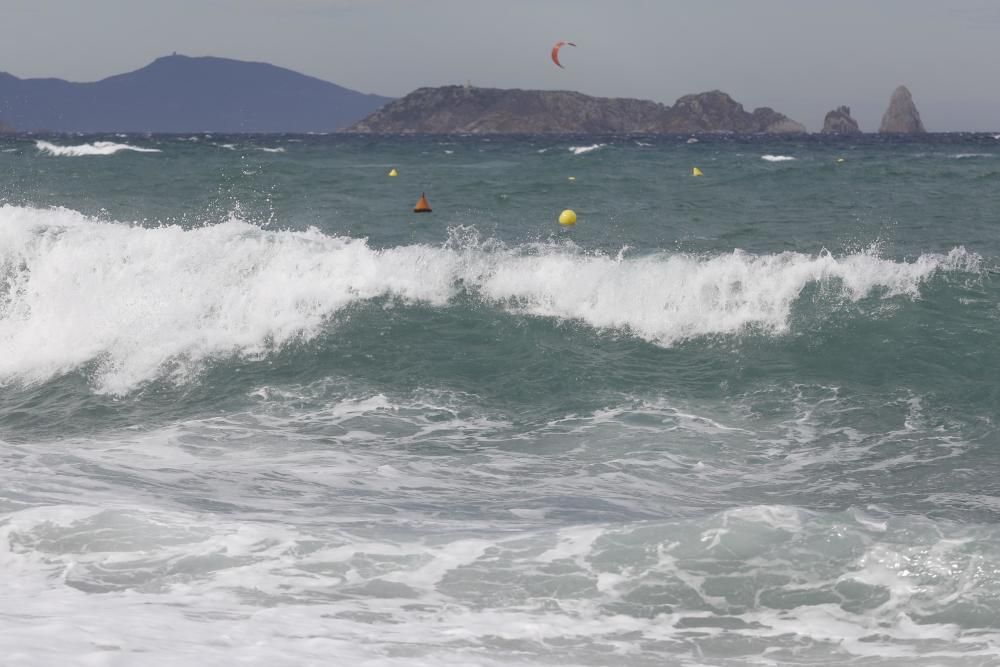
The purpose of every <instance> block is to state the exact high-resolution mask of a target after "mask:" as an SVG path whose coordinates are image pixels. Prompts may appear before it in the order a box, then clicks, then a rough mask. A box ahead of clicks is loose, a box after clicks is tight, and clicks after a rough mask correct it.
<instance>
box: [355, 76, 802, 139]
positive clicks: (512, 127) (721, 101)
mask: <svg viewBox="0 0 1000 667" xmlns="http://www.w3.org/2000/svg"><path fill="white" fill-rule="evenodd" d="M344 131H345V132H357V133H428V134H454V133H476V134H574V133H581V134H582V133H591V134H594V133H609V134H614V133H626V134H628V133H633V134H667V133H680V134H687V133H693V132H740V133H756V132H762V133H799V132H805V131H806V128H805V127H803V126H802V125H801V124H799V123H796V122H795V121H793V120H791V119H789V118H788V117H787V116H785V115H784V114H780V113H778V112H777V111H775V110H773V109H771V108H768V107H762V108H760V109H754V111H753V112H748V111H746V110H745V109H744V108H743V105H742V104H740V103H739V102H737V101H735V100H734V99H733V98H732V97H730V96H729V95H727V94H726V93H723V92H722V91H719V90H713V91H710V92H707V93H699V94H697V95H686V96H684V97H682V98H680V99H679V100H677V102H676V103H675V104H674V106H672V107H670V106H666V105H663V104H659V103H657V102H650V101H647V100H636V99H624V98H608V97H590V96H589V95H583V94H582V93H575V92H570V91H562V90H553V91H550V90H517V89H512V90H504V89H498V88H474V87H471V86H444V87H441V88H419V89H417V90H415V91H413V92H412V93H410V94H409V95H407V96H405V97H402V98H400V99H398V100H396V101H394V102H391V103H390V104H387V105H386V106H384V107H383V108H381V109H379V110H378V111H376V112H375V113H373V114H372V115H371V116H368V117H367V118H365V119H364V120H362V121H359V122H357V123H355V124H354V125H351V126H350V127H348V128H347V129H346V130H344Z"/></svg>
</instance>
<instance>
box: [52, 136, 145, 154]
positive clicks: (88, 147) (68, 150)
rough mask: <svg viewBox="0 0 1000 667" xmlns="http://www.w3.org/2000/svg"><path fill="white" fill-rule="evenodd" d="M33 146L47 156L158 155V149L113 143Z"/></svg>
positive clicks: (96, 142) (98, 142)
mask: <svg viewBox="0 0 1000 667" xmlns="http://www.w3.org/2000/svg"><path fill="white" fill-rule="evenodd" d="M35 145H36V146H37V147H38V150H39V151H41V152H43V153H48V154H49V155H57V156H69V157H83V156H88V155H114V154H115V153H119V152H121V151H135V152H136V153H159V152H160V150H159V149H158V148H142V147H140V146H132V145H130V144H116V143H114V142H113V141H95V142H94V143H92V144H80V145H78V146H59V145H57V144H53V143H50V142H48V141H42V140H37V141H35Z"/></svg>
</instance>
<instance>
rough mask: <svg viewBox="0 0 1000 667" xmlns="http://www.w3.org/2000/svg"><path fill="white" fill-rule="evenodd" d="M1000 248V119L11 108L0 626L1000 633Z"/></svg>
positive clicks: (52, 652)
mask: <svg viewBox="0 0 1000 667" xmlns="http://www.w3.org/2000/svg"><path fill="white" fill-rule="evenodd" d="M696 167H697V168H698V169H700V170H701V172H702V174H703V175H702V176H698V177H696V176H693V175H692V173H693V169H694V168H696ZM391 169H396V170H397V172H398V176H395V177H393V176H389V175H388V172H389V171H390V170H391ZM421 194H425V195H426V197H427V200H428V202H429V203H430V205H431V207H432V208H433V212H431V213H427V214H415V213H413V207H414V205H415V203H416V202H417V200H418V198H419V197H420V196H421ZM565 209H571V210H573V211H575V212H576V214H577V219H578V222H577V223H576V224H575V225H574V226H569V227H562V226H560V225H559V224H558V222H557V220H558V218H559V215H560V213H561V212H562V211H563V210H565ZM998 272H1000V135H997V136H994V135H991V134H941V135H937V134H931V135H926V136H920V137H881V136H875V135H867V136H861V137H839V138H838V137H832V138H831V137H821V136H798V137H779V136H736V135H706V136H695V137H687V136H680V137H621V136H617V137H607V136H599V137H595V136H580V137H578V136H566V137H537V136H535V137H531V136H526V137H509V138H503V137H484V136H454V137H431V136H348V135H338V134H330V135H266V136H248V135H212V134H192V135H177V136H158V135H127V136H126V135H86V136H84V135H51V136H47V135H37V136H29V135H19V136H5V137H3V138H0V664H2V665H4V667H35V666H38V667H49V666H87V667H94V666H108V667H120V666H132V665H135V666H142V667H167V666H171V667H173V666H183V667H192V666H214V667H223V666H226V667H228V666H231V665H260V666H265V665H266V666H268V667H283V666H288V667H293V666H295V667H298V666H304V665H305V666H309V665H312V666H321V665H322V666H326V665H335V666H336V665H351V666H353V667H390V666H391V667H404V666H406V667H409V666H434V667H441V666H449V665H451V666H500V665H504V666H507V665H518V666H530V665H560V666H564V667H567V666H590V667H593V666H604V665H635V666H649V667H652V666H657V667H659V666H663V665H678V666H686V667H696V666H717V667H735V666H738V665H800V666H801V665H810V666H815V665H859V666H866V667H868V666H881V665H907V666H920V667H949V666H966V665H974V666H988V665H1000V273H998Z"/></svg>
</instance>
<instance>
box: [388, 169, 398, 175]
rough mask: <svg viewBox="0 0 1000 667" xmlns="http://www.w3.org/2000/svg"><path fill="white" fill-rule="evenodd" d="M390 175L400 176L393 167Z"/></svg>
mask: <svg viewBox="0 0 1000 667" xmlns="http://www.w3.org/2000/svg"><path fill="white" fill-rule="evenodd" d="M389 175H390V176H399V172H398V171H396V168H395V167H393V168H392V169H390V170H389Z"/></svg>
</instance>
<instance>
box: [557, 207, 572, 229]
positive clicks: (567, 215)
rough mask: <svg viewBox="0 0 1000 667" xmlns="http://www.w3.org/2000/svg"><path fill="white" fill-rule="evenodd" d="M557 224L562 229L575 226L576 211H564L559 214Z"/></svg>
mask: <svg viewBox="0 0 1000 667" xmlns="http://www.w3.org/2000/svg"><path fill="white" fill-rule="evenodd" d="M559 224H560V225H562V226H563V227H572V226H573V225H575V224H576V211H571V210H570V209H566V210H565V211H563V212H562V213H560V214H559Z"/></svg>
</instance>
